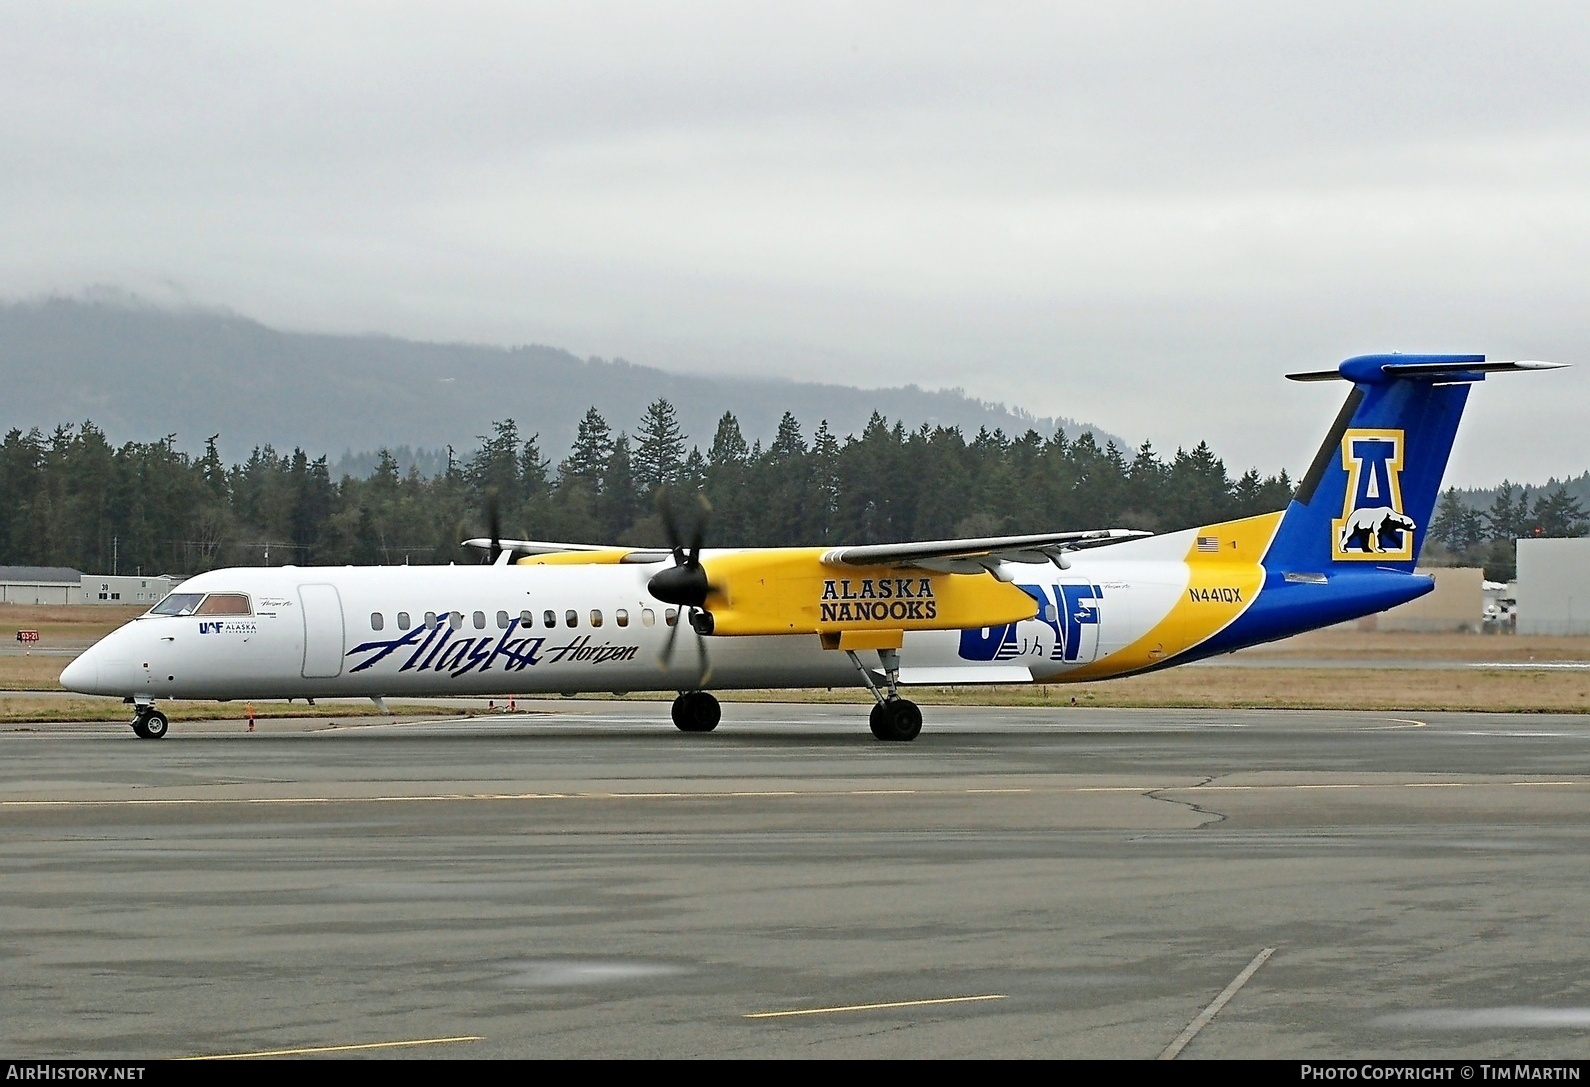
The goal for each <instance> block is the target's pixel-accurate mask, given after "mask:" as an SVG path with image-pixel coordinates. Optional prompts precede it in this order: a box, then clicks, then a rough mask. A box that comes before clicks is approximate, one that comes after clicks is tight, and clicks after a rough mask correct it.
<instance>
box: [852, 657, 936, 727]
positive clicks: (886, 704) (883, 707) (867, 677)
mask: <svg viewBox="0 0 1590 1087" xmlns="http://www.w3.org/2000/svg"><path fill="white" fill-rule="evenodd" d="M845 652H846V653H848V654H849V655H850V663H851V664H854V665H855V666H856V671H858V672H860V673H861V679H862V682H864V683H865V684H866V685H867V690H869V691H871V692H872V697H873V698H875V699H877V700H878V703H877V705H875V706H873V707H872V713H871V714H870V715H869V716H868V723H869V724H870V725H871V726H872V734H873V735H874V736H876V737H877V738H878V739H880V740H899V741H901V742H904V741H908V740H914V739H916V738H917V737H918V736H920V735H921V734H922V711H921V709H919V708H918V707H917V704H916V703H915V702H912V701H911V700H910V699H907V698H901V697H900V689H899V686H898V684H899V681H900V651H899V650H898V649H880V650H878V661H879V663H881V664H882V665H883V675H884V678H885V679H886V680H887V681H888V683H889V693H888V694H887V695H885V694H884V693H883V692H882V691H880V690H878V685H877V684H876V683H874V682H873V681H872V673H871V672H869V671H867V668H866V666H865V665H863V664H862V663H861V658H860V657H858V656H856V651H855V650H853V649H847V650H845Z"/></svg>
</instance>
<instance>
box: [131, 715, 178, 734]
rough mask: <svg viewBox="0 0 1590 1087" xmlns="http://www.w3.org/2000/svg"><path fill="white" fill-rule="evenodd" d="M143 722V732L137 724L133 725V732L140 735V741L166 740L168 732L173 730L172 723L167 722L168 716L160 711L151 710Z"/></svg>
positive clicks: (143, 716)
mask: <svg viewBox="0 0 1590 1087" xmlns="http://www.w3.org/2000/svg"><path fill="white" fill-rule="evenodd" d="M141 720H142V722H143V730H142V731H139V728H138V725H137V724H136V723H135V724H134V725H133V731H134V732H137V733H138V737H139V739H143V740H164V739H165V738H166V733H167V731H169V730H170V728H171V722H170V721H167V720H166V715H165V714H163V713H161V712H160V711H159V710H150V711H149V712H148V713H146V714H143V715H142V717H141Z"/></svg>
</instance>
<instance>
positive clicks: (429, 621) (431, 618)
mask: <svg viewBox="0 0 1590 1087" xmlns="http://www.w3.org/2000/svg"><path fill="white" fill-rule="evenodd" d="M441 625H442V624H441V623H440V622H439V621H438V620H437V618H436V613H435V612H434V611H428V612H426V613H425V629H426V630H435V629H436V628H437V627H439V626H441Z"/></svg>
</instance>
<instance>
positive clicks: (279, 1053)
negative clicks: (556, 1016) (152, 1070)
mask: <svg viewBox="0 0 1590 1087" xmlns="http://www.w3.org/2000/svg"><path fill="white" fill-rule="evenodd" d="M483 1041H485V1038H484V1037H482V1036H481V1035H478V1034H460V1035H457V1036H455V1037H452V1038H412V1039H409V1040H408V1041H402V1042H361V1043H359V1044H358V1045H314V1046H301V1047H299V1048H297V1049H258V1050H255V1051H254V1052H252V1053H212V1054H208V1055H205V1056H198V1057H178V1058H177V1059H178V1060H182V1061H246V1060H249V1059H251V1058H254V1057H307V1056H310V1055H312V1054H315V1053H356V1052H358V1051H360V1050H365V1049H406V1048H409V1047H411V1046H420V1045H452V1044H454V1043H457V1042H483Z"/></svg>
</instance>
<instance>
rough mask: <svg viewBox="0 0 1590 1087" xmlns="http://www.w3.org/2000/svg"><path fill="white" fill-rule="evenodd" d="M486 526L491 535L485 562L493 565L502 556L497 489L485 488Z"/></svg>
mask: <svg viewBox="0 0 1590 1087" xmlns="http://www.w3.org/2000/svg"><path fill="white" fill-rule="evenodd" d="M486 525H487V527H488V529H489V530H490V534H491V550H490V551H489V552H487V556H486V561H487V562H491V563H495V562H496V561H497V557H498V556H499V555H501V554H502V506H501V504H500V503H499V502H498V500H497V488H495V487H487V488H486Z"/></svg>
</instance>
